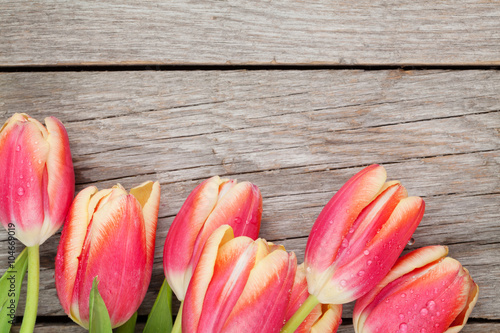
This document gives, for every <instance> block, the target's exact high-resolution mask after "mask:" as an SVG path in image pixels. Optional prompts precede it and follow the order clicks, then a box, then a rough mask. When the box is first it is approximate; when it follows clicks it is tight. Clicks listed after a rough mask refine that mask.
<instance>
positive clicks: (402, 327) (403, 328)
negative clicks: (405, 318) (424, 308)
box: [399, 323, 408, 333]
mask: <svg viewBox="0 0 500 333" xmlns="http://www.w3.org/2000/svg"><path fill="white" fill-rule="evenodd" d="M399 331H400V332H401V333H406V332H408V325H407V324H406V323H401V325H399Z"/></svg>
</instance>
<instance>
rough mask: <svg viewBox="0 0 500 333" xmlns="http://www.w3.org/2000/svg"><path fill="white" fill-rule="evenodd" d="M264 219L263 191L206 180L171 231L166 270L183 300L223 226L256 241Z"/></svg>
mask: <svg viewBox="0 0 500 333" xmlns="http://www.w3.org/2000/svg"><path fill="white" fill-rule="evenodd" d="M261 215H262V196H261V194H260V191H259V188H258V187H257V186H255V185H253V184H251V183H249V182H241V183H237V182H236V180H229V179H221V178H219V177H218V176H215V177H212V178H210V179H207V180H205V181H204V182H203V183H201V184H200V185H198V186H197V187H196V188H195V189H194V190H193V192H191V194H190V195H189V196H188V198H187V199H186V201H185V202H184V205H183V206H182V207H181V209H180V211H179V213H178V214H177V216H176V217H175V219H174V221H173V222H172V225H171V227H170V229H169V231H168V234H167V238H166V240H165V247H164V249H163V268H164V271H165V276H166V278H167V281H168V284H169V285H170V287H171V288H172V291H173V292H174V293H175V295H176V296H177V298H178V299H179V300H181V301H182V300H184V296H185V294H186V290H187V288H188V285H189V281H190V280H191V276H192V274H193V270H194V268H195V267H196V265H197V263H198V260H199V258H200V255H201V251H202V249H203V247H204V245H205V242H206V240H207V239H208V237H209V236H210V235H211V234H212V232H213V231H214V230H216V229H217V228H218V227H219V226H221V225H223V224H227V225H230V226H231V227H232V228H233V230H234V234H235V235H236V236H248V237H250V238H252V239H256V238H257V236H258V234H259V229H260V218H261Z"/></svg>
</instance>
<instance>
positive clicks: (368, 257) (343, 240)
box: [305, 165, 424, 304]
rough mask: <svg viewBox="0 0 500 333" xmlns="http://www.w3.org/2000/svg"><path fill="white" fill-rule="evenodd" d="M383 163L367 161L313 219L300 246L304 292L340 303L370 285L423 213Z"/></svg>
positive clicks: (418, 201) (392, 259) (383, 271)
mask: <svg viewBox="0 0 500 333" xmlns="http://www.w3.org/2000/svg"><path fill="white" fill-rule="evenodd" d="M385 180H386V172H385V169H384V168H383V167H381V166H379V165H372V166H369V167H367V168H365V169H363V170H361V171H360V172H358V173H357V174H356V175H355V176H354V177H352V178H351V179H350V180H349V181H348V182H347V183H346V184H345V185H344V186H342V188H341V189H340V190H339V191H338V192H337V193H336V194H335V195H334V196H333V198H332V199H331V200H330V202H328V204H327V205H326V206H325V208H324V209H323V211H322V212H321V214H320V215H319V217H318V219H317V220H316V222H315V223H314V226H313V228H312V231H311V233H310V236H309V239H308V241H307V246H306V252H305V266H306V277H307V283H308V288H309V293H310V294H311V295H313V296H315V297H316V298H317V300H318V301H319V302H320V303H322V304H344V303H347V302H350V301H353V300H355V299H357V298H359V297H361V296H362V295H364V294H366V293H367V292H368V291H369V290H370V289H372V288H373V287H374V286H375V285H376V284H377V283H378V282H379V281H380V280H381V279H382V278H384V276H385V275H386V274H387V272H388V271H389V270H390V269H391V267H392V265H393V264H394V263H395V262H396V260H397V258H398V257H399V255H400V254H401V252H402V251H403V248H404V247H405V245H406V243H407V242H408V240H409V239H410V238H411V236H412V234H413V232H414V231H415V229H416V228H417V226H418V224H419V223H420V220H421V219H422V215H423V214H424V201H423V200H422V199H421V198H419V197H407V193H406V190H405V188H404V187H403V186H402V185H401V184H399V183H398V182H388V183H386V182H385Z"/></svg>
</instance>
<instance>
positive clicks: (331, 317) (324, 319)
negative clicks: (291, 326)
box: [285, 264, 342, 333]
mask: <svg viewBox="0 0 500 333" xmlns="http://www.w3.org/2000/svg"><path fill="white" fill-rule="evenodd" d="M308 296H309V293H308V292H307V280H306V270H305V267H304V264H300V265H299V266H297V272H296V273H295V280H294V282H293V287H292V295H291V296H290V302H289V303H288V307H287V309H286V315H285V320H287V321H288V320H289V319H290V318H291V317H292V315H293V314H294V313H295V312H296V311H297V310H298V309H299V307H300V306H301V305H302V303H304V302H305V301H306V299H307V297H308ZM341 316H342V305H340V304H339V305H335V304H318V305H316V306H315V307H314V308H313V309H312V311H311V312H310V313H309V315H308V316H307V317H306V319H305V320H304V321H303V322H302V324H300V326H299V327H298V328H297V329H296V330H295V333H309V332H321V333H335V332H337V329H338V327H339V325H340V324H341V323H342V317H341Z"/></svg>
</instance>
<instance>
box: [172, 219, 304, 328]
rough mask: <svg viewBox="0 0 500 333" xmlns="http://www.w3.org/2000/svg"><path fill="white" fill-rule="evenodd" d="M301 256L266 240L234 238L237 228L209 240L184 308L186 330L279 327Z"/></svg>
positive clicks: (223, 229)
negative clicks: (296, 255)
mask: <svg viewBox="0 0 500 333" xmlns="http://www.w3.org/2000/svg"><path fill="white" fill-rule="evenodd" d="M296 268H297V259H296V257H295V254H293V253H287V252H286V251H285V249H284V248H283V247H282V246H277V245H273V244H272V243H267V242H266V241H265V240H263V239H258V240H255V241H254V240H252V239H251V238H249V237H245V236H241V237H236V238H234V236H233V231H232V229H231V227H229V226H227V225H224V226H221V227H220V228H218V229H217V230H216V231H215V232H214V233H213V234H212V236H210V238H209V239H208V240H207V242H206V245H205V247H204V249H203V253H202V254H201V257H200V260H199V262H198V265H197V266H196V269H195V271H194V274H193V278H192V280H191V283H190V284H189V288H188V290H187V293H186V298H185V300H184V303H183V304H184V305H183V308H182V313H183V315H182V332H183V333H190V332H204V333H209V332H263V333H266V332H279V330H280V328H281V327H282V326H283V320H284V318H285V310H286V306H287V304H288V301H289V297H290V289H291V288H292V284H293V280H294V275H295V270H296Z"/></svg>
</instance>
